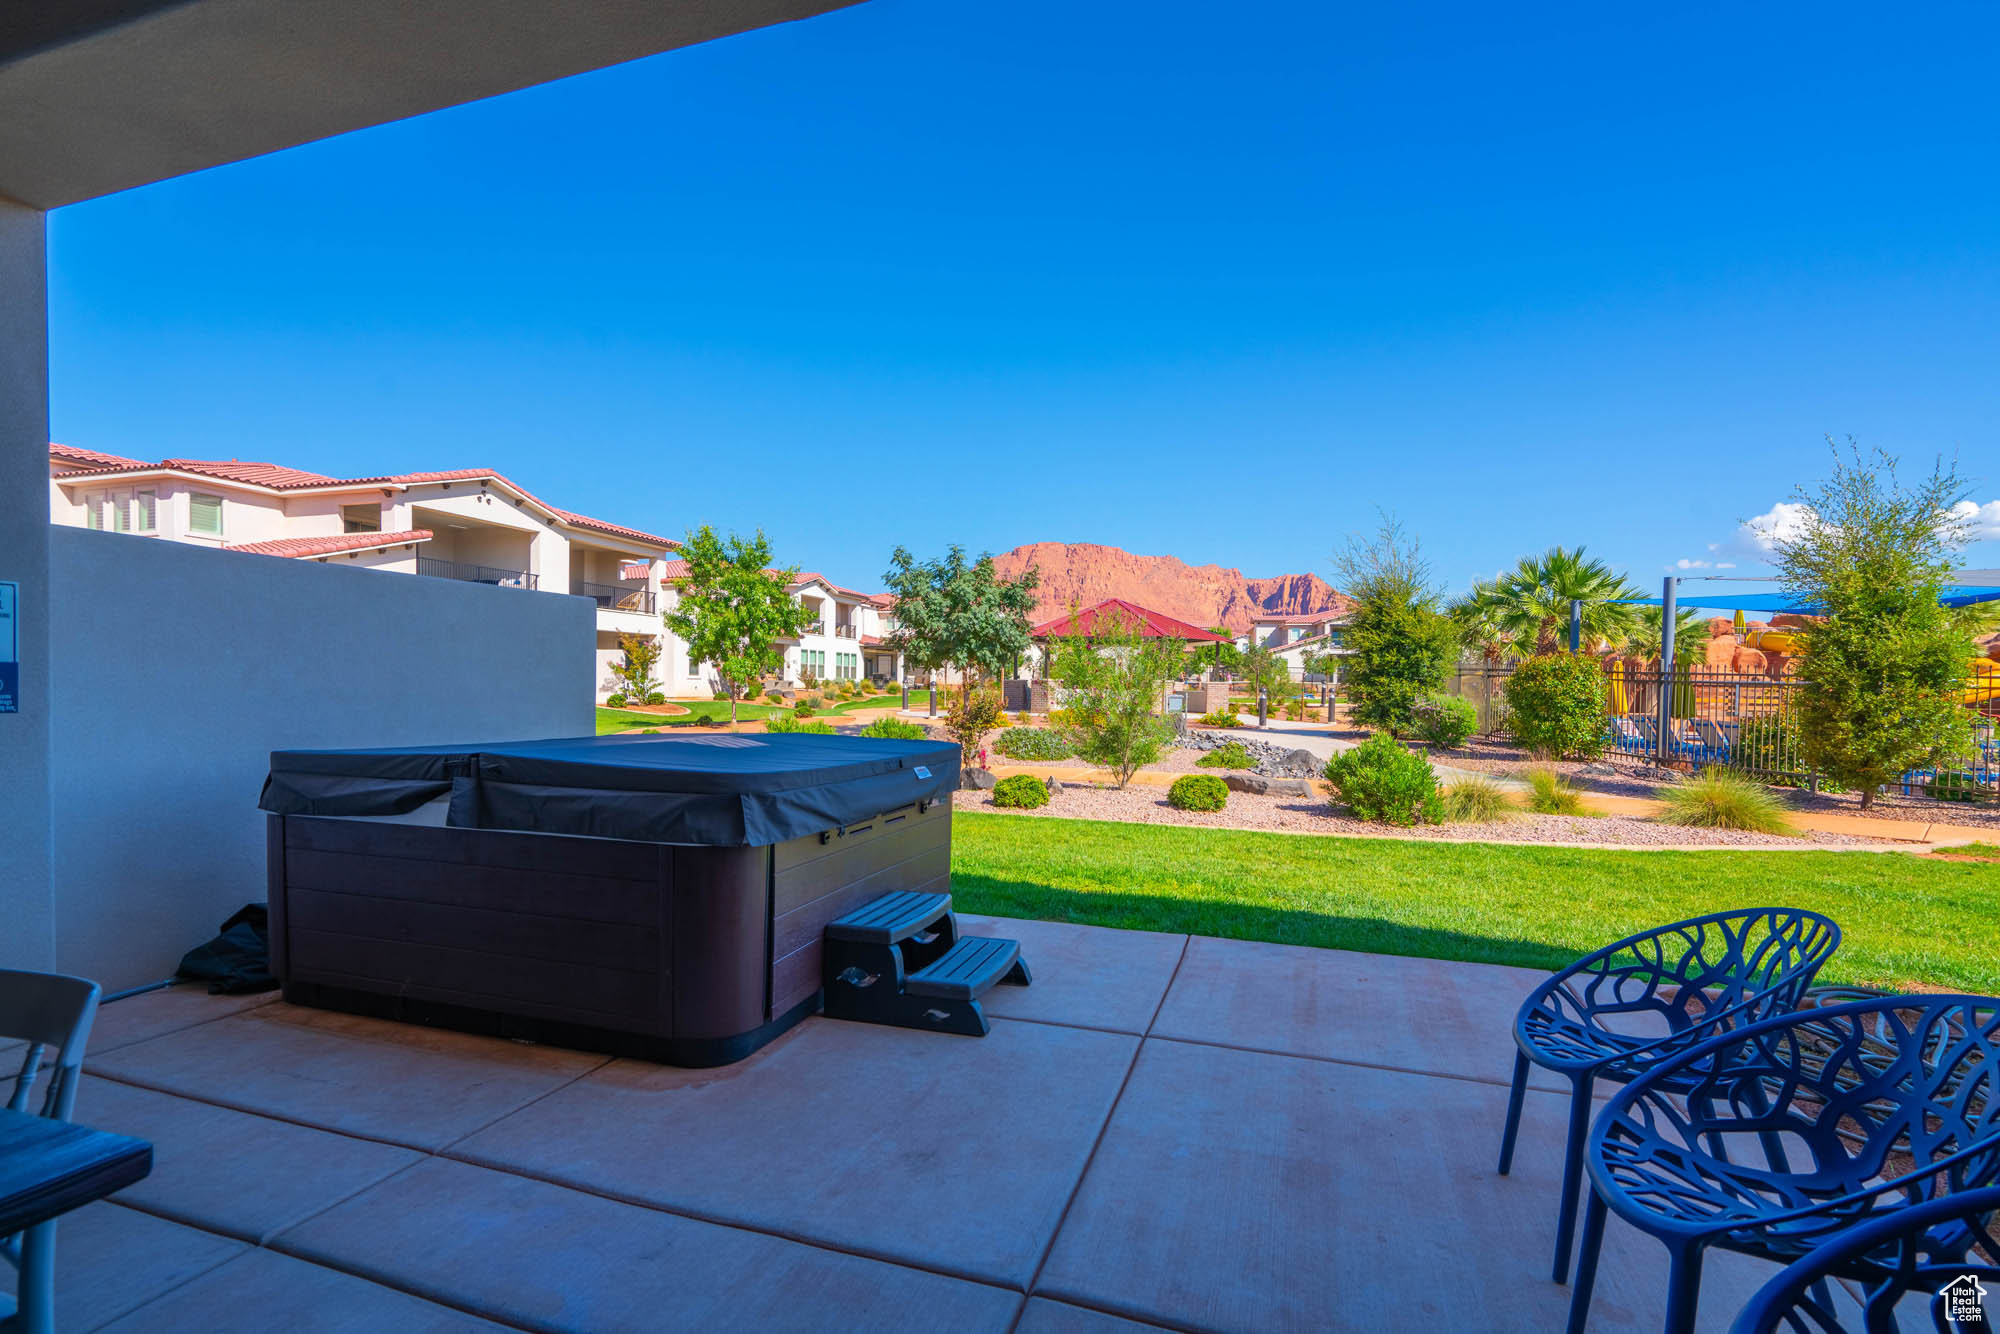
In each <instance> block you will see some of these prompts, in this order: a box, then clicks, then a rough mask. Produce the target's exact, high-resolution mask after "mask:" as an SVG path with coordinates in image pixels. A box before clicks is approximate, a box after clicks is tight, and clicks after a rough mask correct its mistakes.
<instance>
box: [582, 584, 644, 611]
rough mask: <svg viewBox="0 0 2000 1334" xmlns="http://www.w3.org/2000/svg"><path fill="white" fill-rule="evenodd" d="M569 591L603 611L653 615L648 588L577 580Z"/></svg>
mask: <svg viewBox="0 0 2000 1334" xmlns="http://www.w3.org/2000/svg"><path fill="white" fill-rule="evenodd" d="M570 591H571V592H572V593H578V594H581V595H582V596H584V597H587V598H589V599H590V600H591V601H593V602H595V603H596V604H597V605H598V606H599V607H601V608H603V609H604V610H605V611H635V612H638V613H639V614H640V615H642V616H651V615H652V614H653V590H652V589H650V588H635V587H633V586H632V585H630V584H587V583H584V582H582V581H581V580H579V581H577V582H576V583H575V584H573V585H571V587H570Z"/></svg>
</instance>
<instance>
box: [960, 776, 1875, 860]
mask: <svg viewBox="0 0 2000 1334" xmlns="http://www.w3.org/2000/svg"><path fill="white" fill-rule="evenodd" d="M959 802H960V804H961V808H962V809H971V810H981V811H985V810H998V811H999V812H1000V813H1001V814H1003V815H1026V816H1056V817H1058V818H1062V819H1072V820H1121V821H1126V822H1130V823H1134V824H1178V825H1200V826H1205V827H1207V828H1210V829H1260V830H1276V831H1280V832H1288V833H1305V834H1343V835H1348V836H1360V837H1377V838H1411V839H1430V840H1443V841H1448V842H1460V843H1587V844H1593V845H1614V846H1623V847H1648V848H1710V847H1739V848H1801V847H1867V846H1869V844H1868V842H1867V841H1866V840H1864V839H1856V838H1851V837H1848V836H1847V835H1845V834H1822V833H1810V834H1807V835H1804V836H1803V837H1800V838H1781V837H1778V836H1776V835H1771V834H1745V833H1738V832H1736V831H1733V830H1723V829H1686V828H1681V827H1678V826H1674V825H1664V824H1658V823H1656V822H1654V821H1651V820H1640V819H1634V818H1632V817H1630V816H1619V815H1610V816H1604V817H1602V818H1598V819H1591V818H1585V817H1580V816H1567V815H1522V816H1520V817H1518V818H1516V819H1512V820H1505V821H1501V822H1499V823H1496V824H1480V825H1473V824H1453V825H1427V826H1420V827H1418V828H1415V829H1398V828H1396V827H1394V826H1391V825H1380V824H1371V823H1369V822H1368V821H1365V820H1356V819H1353V818H1351V817H1349V816H1346V815H1344V814H1340V813H1337V812H1336V810H1335V808H1334V807H1332V806H1331V805H1329V804H1328V803H1327V802H1326V801H1324V800H1301V799H1299V798H1297V797H1257V796H1251V795H1248V794H1245V793H1232V794H1231V795H1230V798H1229V805H1228V807H1227V808H1225V809H1223V810H1220V811H1215V812H1211V813H1200V812H1195V811H1180V810H1175V809H1174V808H1173V807H1172V806H1169V805H1168V804H1167V801H1166V793H1165V792H1163V791H1161V790H1160V789H1158V788H1147V787H1131V788H1126V789H1125V790H1124V791H1122V792H1121V791H1119V790H1118V789H1116V788H1109V787H1094V786H1089V785H1084V784H1075V783H1065V784H1063V785H1062V787H1061V789H1060V790H1059V791H1058V792H1057V793H1056V795H1055V798H1054V799H1053V800H1052V801H1050V802H1049V804H1048V805H1046V806H1043V807H1040V808H1038V809H1036V810H1031V811H1019V810H1006V809H1003V808H999V807H995V806H994V805H993V799H992V797H991V796H990V795H988V794H985V793H978V794H973V793H965V794H962V795H961V796H960V797H959Z"/></svg>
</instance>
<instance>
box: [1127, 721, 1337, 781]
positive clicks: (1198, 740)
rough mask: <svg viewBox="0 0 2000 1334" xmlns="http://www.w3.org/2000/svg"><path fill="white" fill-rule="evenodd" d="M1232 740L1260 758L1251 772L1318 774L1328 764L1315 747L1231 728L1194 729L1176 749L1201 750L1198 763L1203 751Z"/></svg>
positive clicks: (1285, 775) (1269, 775)
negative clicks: (1230, 730)
mask: <svg viewBox="0 0 2000 1334" xmlns="http://www.w3.org/2000/svg"><path fill="white" fill-rule="evenodd" d="M1232 742H1233V743H1234V744H1236V745H1239V746H1241V747H1243V749H1245V750H1247V751H1249V752H1250V754H1251V755H1252V756H1254V757H1255V758H1256V761H1257V767H1256V768H1254V769H1252V770H1250V771H1249V772H1251V773H1254V774H1262V775H1263V776H1264V777H1266V778H1317V777H1319V775H1320V770H1321V769H1323V768H1325V765H1324V764H1323V763H1322V762H1321V761H1320V760H1319V759H1317V758H1316V757H1315V756H1314V755H1313V753H1312V752H1311V751H1308V750H1300V749H1299V748H1298V747H1296V746H1280V745H1276V744H1274V743H1272V742H1269V741H1256V740H1252V739H1250V738H1247V737H1240V736H1236V735H1233V734H1231V733H1228V732H1211V731H1206V730H1203V729H1201V728H1193V729H1190V730H1189V732H1188V734H1187V735H1186V736H1184V737H1181V738H1180V744H1179V746H1178V747H1177V748H1176V753H1177V754H1183V753H1187V752H1191V751H1192V752H1197V753H1196V754H1195V757H1194V762H1197V763H1198V762H1199V761H1200V759H1201V753H1205V752H1207V751H1211V750H1220V749H1221V748H1222V747H1224V746H1227V745H1229V744H1231V743H1232ZM1162 767H1165V766H1162ZM1175 767H1178V766H1175ZM1190 767H1192V764H1191V765H1190Z"/></svg>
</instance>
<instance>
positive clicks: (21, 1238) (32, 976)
mask: <svg viewBox="0 0 2000 1334" xmlns="http://www.w3.org/2000/svg"><path fill="white" fill-rule="evenodd" d="M98 994H99V988H98V985H97V983H95V982H92V981H89V980H87V979H85V978H81V977H64V976H62V975H61V974H58V973H25V972H16V971H14V970H11V969H0V1038H14V1039H18V1040H21V1041H24V1042H26V1043H27V1044H28V1045H27V1048H26V1050H25V1051H23V1053H22V1055H21V1070H20V1074H19V1076H18V1077H17V1078H16V1079H15V1081H14V1093H13V1096H11V1097H10V1098H8V1099H7V1109H8V1110H9V1111H14V1112H28V1113H30V1114H31V1115H40V1116H50V1117H54V1118H56V1119H57V1120H60V1121H67V1120H69V1119H70V1112H71V1111H72V1110H73V1109H74V1108H75V1106H76V1086H77V1082H78V1080H79V1079H81V1078H82V1075H83V1048H84V1044H85V1043H86V1042H87V1041H88V1040H89V1037H90V1023H91V1020H92V1019H94V1018H95V1017H96V1015H97V998H98ZM51 1047H53V1048H55V1063H54V1065H53V1066H51V1067H50V1068H49V1069H48V1071H47V1074H48V1083H47V1086H46V1087H45V1089H44V1090H43V1093H42V1097H41V1099H40V1103H39V1106H30V1103H31V1102H34V1101H35V1099H34V1089H35V1084H36V1081H37V1080H38V1079H39V1078H40V1077H41V1075H42V1074H43V1067H42V1062H43V1059H44V1058H45V1057H46V1056H47V1055H48V1053H49V1049H50V1048H51ZM0 1258H4V1259H5V1260H6V1261H7V1263H8V1264H10V1265H12V1266H13V1267H14V1268H15V1269H17V1270H19V1271H20V1284H19V1286H18V1288H17V1289H16V1291H17V1292H18V1294H19V1295H18V1297H17V1298H16V1301H15V1308H16V1309H15V1324H14V1328H15V1329H17V1330H20V1331H22V1334H49V1331H50V1330H52V1329H53V1328H54V1327H55V1314H54V1295H55V1265H56V1225H55V1220H54V1219H50V1220H49V1221H48V1222H46V1223H38V1224H36V1225H35V1226H34V1227H31V1228H29V1229H28V1230H27V1231H25V1232H21V1233H17V1234H15V1235H14V1236H11V1237H0ZM5 1301H6V1298H5V1295H4V1294H0V1308H4V1305H5ZM6 1314H7V1312H6V1311H5V1310H4V1309H0V1318H4V1317H5V1315H6ZM0 1323H4V1319H0Z"/></svg>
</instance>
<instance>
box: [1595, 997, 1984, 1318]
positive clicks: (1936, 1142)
mask: <svg viewBox="0 0 2000 1334" xmlns="http://www.w3.org/2000/svg"><path fill="white" fill-rule="evenodd" d="M1746 1155H1748V1156H1746ZM1795 1160H1796V1161H1798V1162H1799V1163H1800V1166H1798V1167H1796V1168H1794V1167H1793V1166H1792V1162H1793V1161H1795ZM1588 1163H1589V1169H1590V1178H1591V1184H1592V1187H1593V1189H1592V1191H1591V1196H1590V1206H1589V1208H1588V1210H1587V1211H1586V1212H1585V1214H1584V1222H1583V1245H1582V1249H1581V1251H1580V1253H1579V1257H1578V1260H1577V1272H1576V1291H1575V1292H1574V1293H1573V1294H1572V1295H1571V1300H1570V1319H1569V1330H1570V1334H1582V1331H1583V1327H1584V1322H1585V1320H1586V1319H1587V1318H1588V1316H1589V1312H1590V1290H1591V1285H1592V1283H1593V1281H1594V1280H1595V1278H1596V1273H1597V1254H1598V1249H1599V1247H1600V1246H1601V1245H1602V1243H1603V1240H1604V1219H1605V1215H1606V1213H1607V1212H1615V1213H1616V1214H1617V1215H1618V1216H1619V1217H1620V1218H1623V1219H1625V1220H1626V1221H1627V1222H1629V1223H1631V1224H1632V1225H1633V1226H1634V1227H1637V1228H1639V1229H1640V1230H1641V1231H1644V1232H1648V1233H1650V1234H1652V1235H1653V1236H1655V1237H1657V1238H1659V1239H1660V1241H1661V1242H1662V1243H1664V1244H1665V1245H1666V1247H1667V1252H1668V1256H1669V1258H1670V1261H1671V1271H1670V1278H1669V1280H1668V1290H1667V1317H1666V1329H1667V1334H1688V1332H1689V1331H1691V1330H1693V1328H1694V1318H1695V1308H1696V1304H1697V1302H1698V1300H1699V1298H1700V1295H1701V1265H1702V1257H1703V1254H1704V1252H1706V1251H1707V1249H1708V1248H1710V1247H1720V1248H1722V1249H1724V1250H1732V1251H1741V1252H1743V1253H1745V1254H1749V1255H1757V1256H1762V1257H1764V1258H1766V1259H1770V1260H1776V1261H1778V1262H1779V1263H1789V1262H1791V1261H1793V1260H1796V1259H1799V1258H1801V1257H1803V1256H1805V1255H1807V1254H1809V1253H1811V1252H1812V1251H1813V1250H1814V1249H1815V1248H1817V1247H1820V1246H1824V1245H1826V1244H1828V1243H1829V1242H1831V1241H1834V1240H1835V1239H1837V1238H1839V1237H1840V1236H1841V1234H1842V1233H1844V1232H1845V1231H1846V1230H1847V1229H1849V1228H1851V1227H1853V1226H1854V1225H1855V1224H1857V1223H1860V1222H1863V1221H1866V1220H1868V1219H1871V1218H1874V1217H1878V1216H1881V1215H1884V1214H1888V1213H1891V1212H1893V1211H1899V1210H1902V1209H1906V1208H1908V1207H1909V1206H1911V1205H1914V1204H1919V1203H1921V1202H1923V1201H1924V1200H1925V1199H1927V1198H1929V1197H1931V1196H1933V1195H1937V1194H1958V1193H1961V1192H1963V1191H1967V1190H1971V1189H1975V1188H1977V1187H1981V1186H1988V1185H1993V1184H1995V1183H1996V1181H2000V1000H1995V999H1993V998H1992V997H1989V996H1883V997H1878V998H1875V999H1873V1000H1864V1001H1856V1002H1853V1003H1851V1004H1846V1005H1833V1006H1827V1007H1825V1008H1820V1009H1810V1010H1800V1011H1796V1012H1794V1013H1791V1014H1781V1015H1778V1016H1776V1017H1774V1018H1771V1019H1767V1020H1764V1021H1763V1022H1761V1023H1757V1024H1752V1025H1750V1026H1749V1027H1747V1028H1740V1029H1736V1030H1733V1031H1731V1032H1728V1033H1724V1034H1723V1035H1722V1036H1721V1037H1718V1038H1715V1039H1712V1040H1711V1041H1709V1042H1706V1043H1703V1044H1702V1045H1701V1046H1698V1047H1695V1048H1692V1049H1690V1050H1688V1051H1685V1052H1682V1053H1681V1054H1680V1055H1679V1056H1678V1057H1677V1058H1676V1059H1675V1060H1674V1061H1673V1062H1672V1063H1670V1064H1667V1065H1663V1066H1661V1067H1659V1068H1658V1069H1656V1070H1653V1071H1652V1072H1650V1073H1648V1074H1645V1075H1642V1076H1640V1077H1639V1078H1638V1079H1636V1080H1634V1081H1633V1082H1632V1083H1631V1084H1629V1085H1627V1086H1626V1087H1625V1088H1623V1089H1621V1090H1620V1091H1619V1092H1618V1093H1617V1094H1615V1095H1613V1097H1612V1099H1611V1101H1610V1102H1609V1103H1608V1104H1606V1106H1605V1108H1604V1110H1603V1111H1602V1112H1601V1113H1599V1115H1598V1118H1597V1121H1596V1124H1595V1125H1593V1126H1592V1127H1591V1131H1590V1152H1589V1155H1588ZM1973 1236H1974V1234H1973V1233H1972V1232H1971V1231H1969V1230H1967V1229H1965V1228H1955V1229H1954V1228H1949V1227H1947V1228H1941V1229H1932V1230H1931V1232H1930V1233H1929V1237H1928V1243H1927V1244H1928V1247H1929V1248H1930V1250H1931V1253H1932V1255H1933V1256H1934V1258H1936V1259H1939V1260H1943V1261H1949V1260H1951V1259H1954V1258H1958V1257H1962V1256H1964V1255H1965V1253H1966V1251H1967V1249H1968V1248H1969V1247H1970V1245H1971V1244H1972V1241H1973ZM1839 1272H1840V1274H1841V1275H1842V1276H1844V1277H1847V1278H1853V1279H1858V1280H1860V1281H1861V1282H1863V1283H1864V1284H1866V1285H1868V1286H1869V1287H1870V1288H1873V1287H1875V1286H1878V1285H1879V1284H1882V1283H1887V1282H1890V1281H1892V1280H1893V1279H1894V1277H1895V1272H1896V1270H1895V1262H1894V1257H1885V1255H1884V1253H1882V1252H1872V1253H1868V1254H1864V1255H1862V1256H1859V1257H1857V1258H1855V1259H1853V1260H1851V1261H1847V1262H1844V1264H1843V1266H1842V1268H1841V1269H1840V1270H1839ZM1822 1304H1824V1303H1822Z"/></svg>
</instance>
